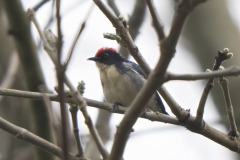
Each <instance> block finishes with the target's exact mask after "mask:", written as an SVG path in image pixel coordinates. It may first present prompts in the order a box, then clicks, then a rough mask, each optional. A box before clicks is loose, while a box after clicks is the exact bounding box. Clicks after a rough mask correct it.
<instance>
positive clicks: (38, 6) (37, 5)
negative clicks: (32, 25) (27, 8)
mask: <svg viewBox="0 0 240 160" xmlns="http://www.w3.org/2000/svg"><path fill="white" fill-rule="evenodd" d="M48 1H50V0H42V1H41V2H39V3H38V4H36V5H35V6H34V7H33V10H34V11H35V12H36V11H37V10H38V9H39V8H40V7H42V6H43V5H44V4H45V3H47V2H48Z"/></svg>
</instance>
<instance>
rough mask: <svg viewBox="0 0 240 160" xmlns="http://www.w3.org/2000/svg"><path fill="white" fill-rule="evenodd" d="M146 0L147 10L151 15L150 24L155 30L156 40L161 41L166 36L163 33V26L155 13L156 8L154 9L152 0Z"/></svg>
mask: <svg viewBox="0 0 240 160" xmlns="http://www.w3.org/2000/svg"><path fill="white" fill-rule="evenodd" d="M146 1H147V5H148V8H149V11H150V13H151V16H152V24H153V26H154V28H155V30H156V32H157V36H158V41H159V42H161V40H163V39H164V38H165V37H166V35H165V33H164V26H163V24H162V22H161V20H160V18H159V16H158V14H157V9H156V7H155V5H154V3H153V1H152V0H146Z"/></svg>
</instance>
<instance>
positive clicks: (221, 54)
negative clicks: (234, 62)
mask: <svg viewBox="0 0 240 160" xmlns="http://www.w3.org/2000/svg"><path fill="white" fill-rule="evenodd" d="M231 57H232V53H229V50H228V49H227V48H224V49H223V51H221V50H218V52H217V55H216V57H215V63H214V65H213V69H212V70H213V71H215V70H218V69H219V67H220V66H221V64H222V62H223V61H225V60H227V59H229V58H231ZM213 86H214V78H210V79H209V80H208V81H207V83H206V85H205V87H204V90H203V93H202V97H201V99H200V102H199V105H198V109H197V115H196V119H195V121H196V126H201V125H202V122H203V114H204V108H205V103H206V101H207V97H208V94H209V92H210V91H211V89H212V88H213Z"/></svg>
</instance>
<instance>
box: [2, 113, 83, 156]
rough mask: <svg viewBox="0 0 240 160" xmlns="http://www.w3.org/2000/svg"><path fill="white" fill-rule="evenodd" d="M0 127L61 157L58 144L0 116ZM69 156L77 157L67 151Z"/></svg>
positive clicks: (61, 153)
mask: <svg viewBox="0 0 240 160" xmlns="http://www.w3.org/2000/svg"><path fill="white" fill-rule="evenodd" d="M0 128H1V129H3V130H5V131H6V132H9V133H11V134H12V135H14V136H15V138H18V139H21V140H24V141H26V142H29V143H31V144H33V145H35V146H37V147H39V148H40V149H42V150H45V151H47V152H49V153H51V154H53V155H55V156H57V157H59V158H61V159H62V158H63V157H62V155H63V152H62V150H61V148H59V147H58V146H56V145H54V144H52V143H50V142H48V141H47V140H45V139H43V138H40V137H38V136H36V135H35V134H33V133H31V132H29V131H28V130H26V129H24V128H21V127H18V126H16V125H14V124H12V123H10V122H8V121H6V120H5V119H3V118H1V117H0ZM67 154H68V156H69V158H70V159H71V160H77V159H78V158H77V157H75V156H74V155H73V154H72V153H67Z"/></svg>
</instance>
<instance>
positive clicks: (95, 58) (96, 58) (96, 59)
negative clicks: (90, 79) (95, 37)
mask: <svg viewBox="0 0 240 160" xmlns="http://www.w3.org/2000/svg"><path fill="white" fill-rule="evenodd" d="M99 59H100V57H91V58H88V59H87V60H90V61H99Z"/></svg>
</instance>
